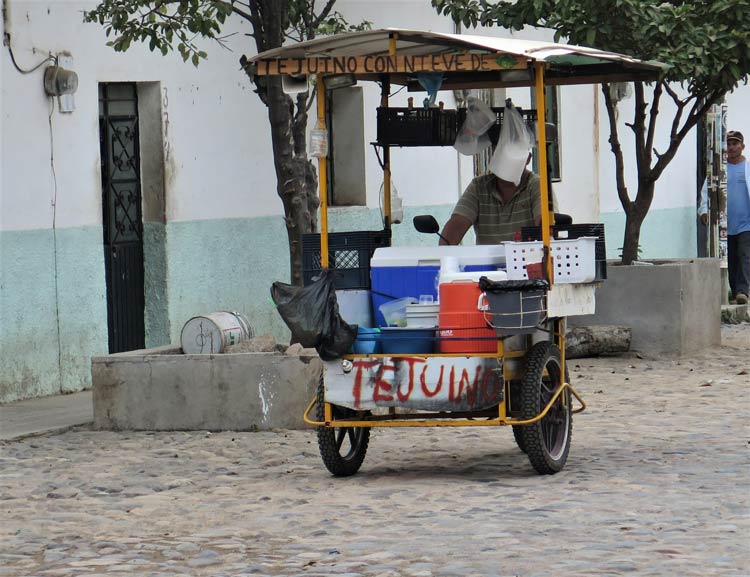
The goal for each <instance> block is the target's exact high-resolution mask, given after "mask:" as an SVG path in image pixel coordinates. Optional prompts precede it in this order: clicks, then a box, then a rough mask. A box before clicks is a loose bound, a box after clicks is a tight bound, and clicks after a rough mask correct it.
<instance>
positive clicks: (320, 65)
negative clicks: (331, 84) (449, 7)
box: [256, 53, 527, 76]
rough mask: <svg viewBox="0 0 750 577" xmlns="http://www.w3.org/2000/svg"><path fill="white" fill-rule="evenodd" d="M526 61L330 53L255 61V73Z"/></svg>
mask: <svg viewBox="0 0 750 577" xmlns="http://www.w3.org/2000/svg"><path fill="white" fill-rule="evenodd" d="M526 67H527V61H526V60H524V59H521V58H517V57H515V56H511V55H508V54H458V53H447V54H424V55H420V56H399V55H396V56H389V55H380V56H373V55H368V56H332V57H321V58H284V59H278V60H259V61H258V69H257V72H256V74H258V75H259V76H271V75H275V74H292V75H298V74H383V73H388V74H392V73H411V72H425V71H431V72H462V71H465V72H485V71H490V70H511V69H525V68H526Z"/></svg>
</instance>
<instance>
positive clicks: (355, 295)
mask: <svg viewBox="0 0 750 577" xmlns="http://www.w3.org/2000/svg"><path fill="white" fill-rule="evenodd" d="M336 300H337V301H338V303H339V314H340V315H341V318H342V319H344V320H345V321H346V322H347V323H349V324H350V325H359V326H361V327H371V326H373V316H372V299H371V296H370V291H368V290H361V289H342V290H337V291H336Z"/></svg>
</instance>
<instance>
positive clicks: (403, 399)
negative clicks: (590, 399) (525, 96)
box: [250, 29, 665, 476]
mask: <svg viewBox="0 0 750 577" xmlns="http://www.w3.org/2000/svg"><path fill="white" fill-rule="evenodd" d="M250 66H251V67H253V72H254V74H256V75H258V76H266V75H285V76H287V77H289V78H297V79H299V78H300V77H304V76H305V75H314V76H315V78H316V88H317V90H318V98H317V112H318V126H317V128H318V129H320V130H322V129H324V128H325V117H326V98H324V97H321V95H322V94H324V91H325V90H326V89H327V88H330V87H332V86H333V85H342V84H344V83H351V82H353V81H371V82H376V83H378V84H379V85H380V88H381V101H380V107H379V108H378V111H377V112H378V123H377V131H378V137H377V141H376V142H374V143H373V145H374V147H375V150H376V152H377V154H378V158H379V161H380V164H381V166H382V169H383V176H384V185H383V186H384V194H383V204H384V207H383V208H384V210H383V212H384V219H383V220H384V230H383V231H378V234H379V235H380V236H379V237H378V238H379V239H380V240H381V241H382V239H383V238H385V239H386V243H385V244H387V242H388V241H389V240H390V230H391V225H392V222H391V194H390V192H391V191H390V185H391V163H390V158H391V152H392V151H393V150H394V149H395V148H398V147H403V146H450V145H452V144H453V142H454V140H455V138H456V135H457V132H458V130H459V129H460V127H461V122H462V118H464V117H465V113H466V111H465V110H462V109H455V110H448V109H444V108H443V106H427V105H426V106H425V107H422V106H418V107H413V106H410V107H408V108H392V107H389V95H390V93H391V89H392V86H394V85H401V86H406V87H407V88H408V90H409V91H422V92H423V91H424V88H423V87H422V85H421V84H420V83H419V82H418V76H419V75H420V74H422V73H440V75H441V76H440V79H441V82H442V84H441V87H440V88H441V89H442V90H466V89H472V88H502V87H519V86H529V87H534V88H535V95H536V108H535V110H532V111H529V113H528V114H527V120H528V121H529V122H532V123H533V124H534V126H535V131H536V139H537V151H538V152H537V154H538V166H539V173H540V181H541V185H540V194H541V199H540V202H541V206H542V207H547V206H549V197H550V187H549V186H550V185H549V178H548V165H547V137H548V123H547V122H546V121H545V109H546V104H545V90H544V89H545V87H546V86H550V85H552V86H554V85H565V84H586V83H601V82H622V81H652V80H655V79H657V78H658V77H659V75H660V74H662V73H663V71H664V69H665V66H664V65H662V64H660V63H656V62H643V61H638V60H636V59H633V58H630V57H628V56H625V55H621V54H614V53H610V52H604V51H600V50H595V49H591V48H585V47H579V46H571V45H564V44H553V43H548V42H536V41H521V40H516V39H503V38H494V37H480V36H469V35H456V34H440V33H434V32H420V31H414V30H400V29H385V30H374V31H364V32H355V33H348V34H341V35H336V36H332V37H325V38H319V39H315V40H311V41H308V42H303V43H299V44H293V45H290V46H287V47H283V48H278V49H274V50H270V51H267V52H264V53H261V54H259V55H258V56H256V57H254V58H252V59H251V60H250ZM502 112H503V111H502V109H498V110H497V126H496V127H494V129H499V125H500V123H501V121H502ZM326 179H327V163H326V158H325V157H321V158H320V159H319V182H320V205H321V218H320V225H321V226H320V228H321V232H320V236H319V245H318V246H317V247H316V248H317V250H318V253H317V254H318V257H319V266H320V267H321V268H322V269H327V268H329V267H333V266H334V265H335V264H336V260H337V247H336V246H332V245H335V242H333V241H332V239H335V238H336V235H340V234H341V233H336V235H334V234H332V233H329V230H328V217H327V210H328V205H327V182H326ZM415 225H416V226H417V228H418V229H420V230H421V231H422V232H437V231H438V225H437V223H436V221H434V219H431V218H430V217H426V218H419V219H415ZM599 226H600V227H601V225H599ZM558 228H559V227H558V226H556V222H555V214H554V213H553V212H552V211H551V210H549V211H548V210H543V211H542V218H541V226H540V227H538V230H537V231H536V232H535V233H529V231H524V233H523V234H524V235H525V236H522V238H521V240H520V241H518V242H509V243H503V245H501V246H499V247H495V249H496V250H495V253H494V254H495V255H498V254H499V255H500V256H501V257H502V260H503V261H504V266H505V270H506V279H505V280H502V279H501V280H493V279H492V278H491V277H492V274H490V273H485V274H482V275H480V276H479V278H477V279H475V280H474V281H472V282H470V283H468V286H467V285H466V284H461V285H459V284H457V285H456V286H455V287H451V289H455V290H454V292H453V293H451V294H452V295H453V296H452V297H451V302H453V300H456V299H458V300H461V302H464V303H466V302H469V303H472V304H469V305H466V310H464V311H458V313H459V316H461V315H462V316H461V318H464V317H466V318H468V317H471V318H473V319H477V318H479V319H480V323H479V325H480V326H474V327H468V330H472V331H476V330H479V331H480V332H481V335H477V334H476V332H472V333H471V334H470V335H469V336H462V333H461V331H462V330H463V329H467V327H462V326H452V327H448V328H447V327H446V326H444V324H445V323H444V322H443V312H442V311H443V298H442V296H441V298H440V300H439V304H440V311H441V312H440V317H439V321H438V323H437V324H436V326H434V327H431V328H430V327H429V326H428V327H427V328H426V329H425V328H424V327H419V328H418V329H414V330H411V329H412V327H410V326H409V325H407V326H406V327H405V328H404V330H402V331H398V330H392V329H391V328H390V327H386V326H384V327H382V329H381V330H380V333H378V332H377V330H376V331H375V332H374V333H369V334H363V335H362V336H361V337H360V341H361V342H360V344H363V343H365V342H366V341H367V340H368V339H376V340H378V339H380V340H382V339H387V340H389V341H390V342H388V343H387V345H388V346H386V341H385V340H382V342H381V343H375V345H374V346H372V347H364V348H363V347H359V349H357V348H355V349H354V350H358V352H357V353H355V352H352V353H351V354H345V355H343V356H342V357H341V358H337V359H334V360H329V361H325V362H324V371H323V374H322V376H321V379H320V384H319V386H318V390H317V395H316V397H315V398H314V399H312V401H311V402H310V404H309V406H308V407H307V409H306V411H305V414H304V420H305V422H306V423H308V424H310V425H313V426H315V427H317V435H318V444H319V449H320V454H321V456H322V459H323V462H324V464H325V466H326V467H327V468H328V470H329V471H330V472H331V473H332V474H333V475H335V476H349V475H353V474H355V473H356V472H357V471H358V470H359V468H360V467H361V465H362V463H363V460H364V458H365V455H366V452H367V449H368V444H369V439H370V429H371V428H373V427H465V426H473V427H476V426H511V428H512V431H513V434H514V437H515V440H516V442H517V444H518V446H519V448H520V449H521V450H522V451H523V452H524V453H525V454H526V455H527V457H528V459H529V461H530V463H531V465H532V466H533V468H534V469H535V470H536V471H537V472H538V473H540V474H554V473H557V472H558V471H560V470H562V468H563V467H564V465H565V463H566V460H567V457H568V453H569V450H570V443H571V433H572V416H573V415H574V414H576V413H579V412H581V411H583V410H584V409H585V407H586V405H585V403H584V401H583V399H582V398H581V395H580V394H579V393H578V392H577V391H576V390H575V388H574V387H573V386H572V385H571V383H570V378H569V373H568V369H567V366H566V359H565V326H566V317H567V316H572V315H582V314H591V313H593V312H594V307H595V299H594V296H595V287H596V285H597V283H599V282H601V281H602V280H603V278H604V276H605V271H606V269H605V268H604V265H605V255H604V254H603V230H602V231H601V232H600V234H597V232H596V231H595V232H594V234H593V235H591V234H588V235H587V234H586V232H585V231H584V233H583V234H581V233H580V231H578V234H572V235H569V236H568V238H556V235H557V234H558V232H559V231H558ZM587 230H588V229H587ZM571 231H574V228H573V227H568V229H567V232H568V233H570V232H571ZM360 232H361V231H360ZM574 232H575V231H574ZM534 235H535V236H534ZM372 250H375V253H374V254H377V251H378V250H381V249H379V248H378V249H373V248H372V247H370V252H367V251H365V253H364V256H363V257H362V258H364V259H365V260H366V259H367V258H368V257H369V256H372V254H373V252H372ZM439 250H441V251H443V252H441V253H440V255H442V256H457V257H460V255H466V254H468V253H467V251H469V252H470V251H471V248H470V247H450V246H446V247H440V249H439ZM535 277H536V278H535ZM440 286H441V289H442V285H440ZM415 290H417V289H415ZM446 294H448V293H446ZM457 295H461V296H460V299H459V298H458V296H457ZM411 296H416V295H411ZM439 296H440V295H439ZM454 296H455V297H456V298H455V299H454V298H453V297H454ZM477 296H478V298H476V297H477ZM446 302H447V299H446ZM454 312H456V311H454ZM446 314H448V313H446ZM394 333H395V334H394ZM373 334H375V335H376V336H373ZM464 334H466V333H464ZM488 334H489V335H490V336H489V337H488V336H487V335H488ZM425 335H429V336H427V337H425ZM487 340H489V341H490V344H489V346H488V344H487V342H486V341H487ZM425 342H432V345H431V346H429V345H428V346H427V348H425ZM380 345H382V347H381V346H380Z"/></svg>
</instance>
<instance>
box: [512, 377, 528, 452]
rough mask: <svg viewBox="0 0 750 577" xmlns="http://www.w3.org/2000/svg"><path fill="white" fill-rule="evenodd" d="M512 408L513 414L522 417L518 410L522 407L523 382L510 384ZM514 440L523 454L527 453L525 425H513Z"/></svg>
mask: <svg viewBox="0 0 750 577" xmlns="http://www.w3.org/2000/svg"><path fill="white" fill-rule="evenodd" d="M510 406H511V407H512V408H513V412H514V413H516V414H517V415H519V416H520V413H518V409H519V407H520V406H521V381H511V383H510ZM512 429H513V438H514V439H515V440H516V445H518V448H519V449H521V451H522V452H524V453H525V452H526V445H524V444H523V434H522V431H523V425H513V426H512Z"/></svg>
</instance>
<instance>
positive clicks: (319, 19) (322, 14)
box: [312, 0, 336, 33]
mask: <svg viewBox="0 0 750 577" xmlns="http://www.w3.org/2000/svg"><path fill="white" fill-rule="evenodd" d="M334 4H336V0H328V2H326V5H325V6H323V10H321V11H320V14H318V16H317V17H316V18H315V20H314V21H313V25H312V29H313V33H314V31H315V30H316V29H317V28H318V26H320V23H321V22H323V20H325V19H326V18H328V15H329V14H330V13H331V10H332V9H333V5H334Z"/></svg>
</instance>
